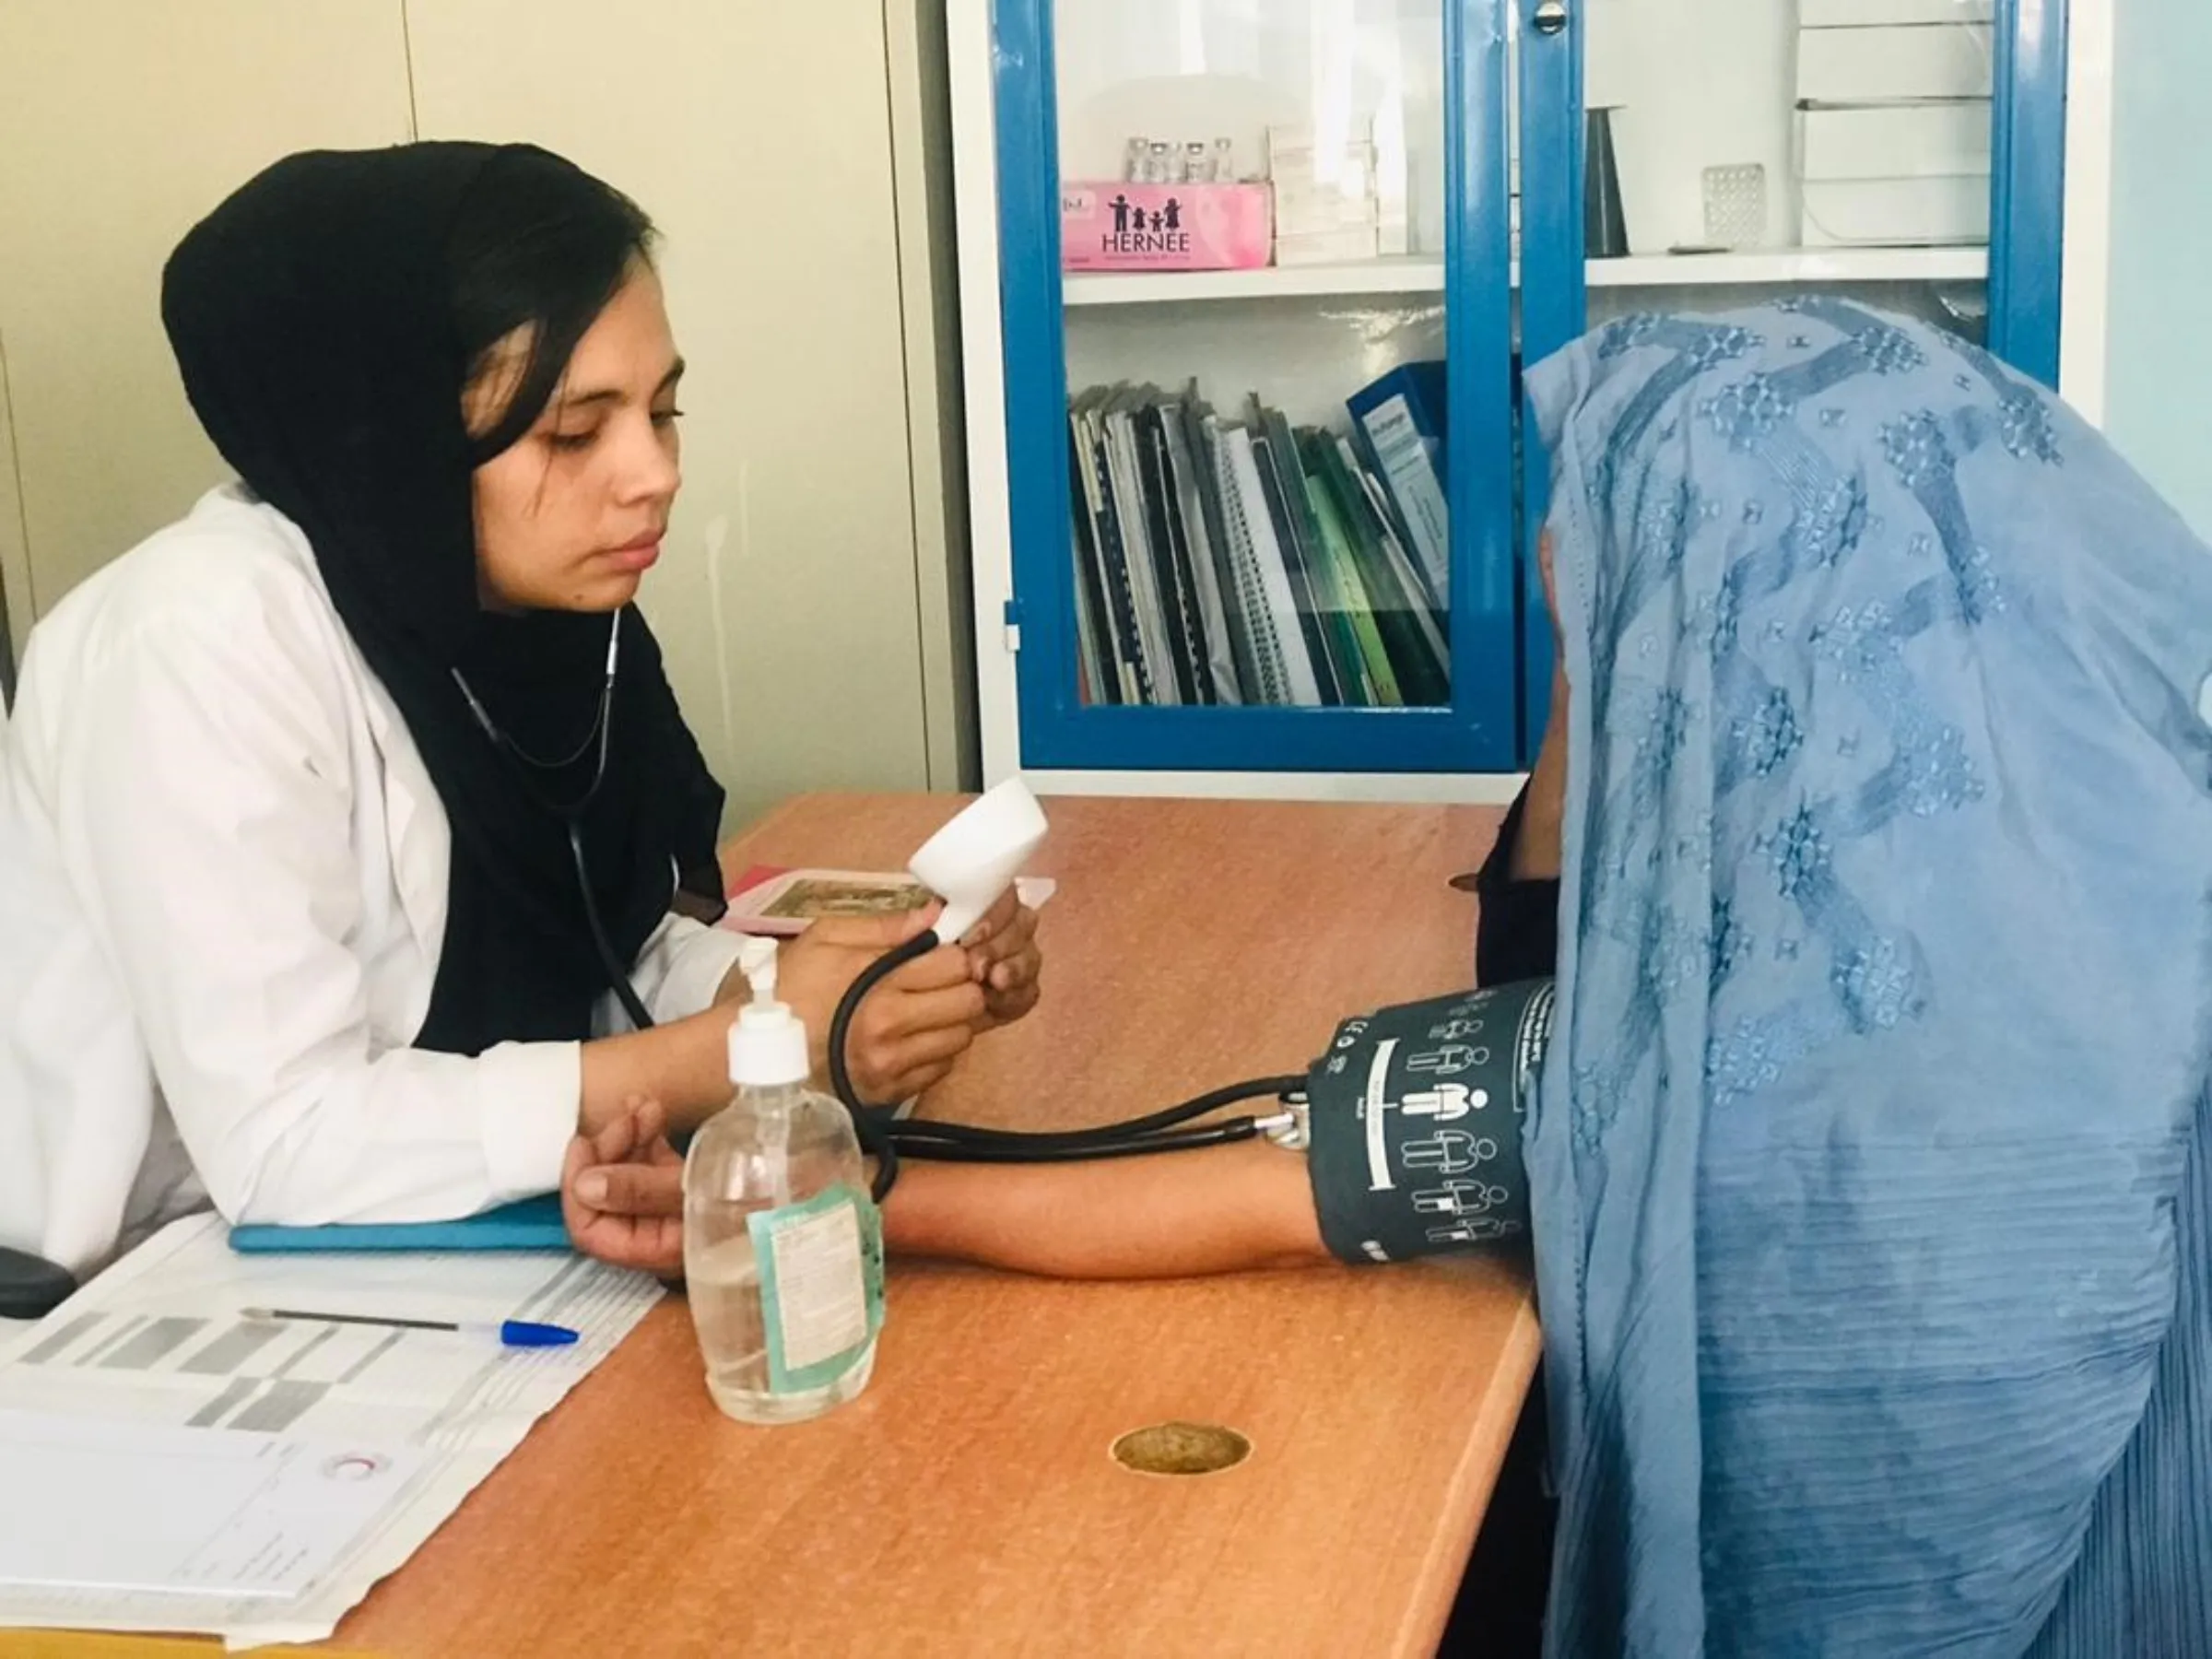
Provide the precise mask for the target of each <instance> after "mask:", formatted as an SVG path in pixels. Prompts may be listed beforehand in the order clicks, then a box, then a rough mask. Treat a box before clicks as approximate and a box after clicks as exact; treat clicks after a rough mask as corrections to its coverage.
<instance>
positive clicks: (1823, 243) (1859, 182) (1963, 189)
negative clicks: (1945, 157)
mask: <svg viewBox="0 0 2212 1659" xmlns="http://www.w3.org/2000/svg"><path fill="white" fill-rule="evenodd" d="M1802 188H1803V200H1804V207H1803V212H1802V221H1803V232H1804V234H1803V236H1802V238H1801V240H1802V241H1803V243H1804V245H1805V246H1806V247H1808V248H1838V247H1842V248H1853V247H1959V246H1972V245H1975V244H1979V243H1983V242H1986V241H1988V240H1989V180H1988V179H1987V178H1986V177H1980V178H1977V177H1971V176H1969V177H1960V178H1948V179H1834V180H1827V181H1820V180H1810V181H1807V182H1806V183H1805V185H1804V186H1803V187H1802Z"/></svg>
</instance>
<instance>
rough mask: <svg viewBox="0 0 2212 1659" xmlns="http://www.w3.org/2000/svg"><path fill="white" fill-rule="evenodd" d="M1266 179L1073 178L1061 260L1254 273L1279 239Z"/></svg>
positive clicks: (1063, 218)
mask: <svg viewBox="0 0 2212 1659" xmlns="http://www.w3.org/2000/svg"><path fill="white" fill-rule="evenodd" d="M1269 204H1270V197H1269V192H1268V188H1267V186H1266V185H1265V184H1135V183H1127V182H1121V181H1118V180H1116V181H1112V182H1099V183H1088V182H1069V183H1064V184H1062V185H1061V187H1060V263H1061V265H1062V266H1063V267H1064V268H1065V269H1067V270H1070V271H1250V270H1258V269H1259V268H1261V267H1262V266H1264V265H1266V263H1267V254H1268V249H1269V246H1270V244H1271V243H1272V241H1273V237H1274V221H1273V218H1272V213H1271V209H1270V205H1269Z"/></svg>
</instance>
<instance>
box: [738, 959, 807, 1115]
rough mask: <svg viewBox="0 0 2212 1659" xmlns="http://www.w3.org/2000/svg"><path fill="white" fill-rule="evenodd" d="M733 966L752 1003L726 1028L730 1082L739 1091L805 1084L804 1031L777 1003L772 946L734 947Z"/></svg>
mask: <svg viewBox="0 0 2212 1659" xmlns="http://www.w3.org/2000/svg"><path fill="white" fill-rule="evenodd" d="M737 966H738V967H739V968H740V969H741V970H742V971H744V974H745V979H746V982H747V984H748V985H750V986H751V987H752V992H753V1000H752V1001H751V1002H749V1003H747V1005H746V1006H744V1007H743V1008H741V1009H739V1010H738V1012H737V1018H736V1019H735V1021H733V1022H732V1023H731V1026H730V1081H731V1082H732V1083H733V1084H735V1085H736V1086H737V1087H738V1088H747V1087H750V1088H775V1087H777V1086H779V1085H782V1084H794V1083H804V1082H806V1078H807V1077H808V1075H809V1073H810V1072H811V1071H812V1069H813V1067H812V1065H811V1063H810V1062H809V1060H808V1058H807V1054H806V1023H805V1022H804V1021H803V1020H801V1019H800V1018H799V1017H798V1016H797V1015H795V1014H794V1013H793V1012H792V1011H791V1009H790V1008H789V1007H788V1006H785V1005H784V1004H782V1003H780V1002H778V1001H777V1000H776V942H775V941H774V940H773V939H760V938H748V939H747V940H745V941H744V942H743V943H742V944H741V945H740V946H739V947H738V950H737Z"/></svg>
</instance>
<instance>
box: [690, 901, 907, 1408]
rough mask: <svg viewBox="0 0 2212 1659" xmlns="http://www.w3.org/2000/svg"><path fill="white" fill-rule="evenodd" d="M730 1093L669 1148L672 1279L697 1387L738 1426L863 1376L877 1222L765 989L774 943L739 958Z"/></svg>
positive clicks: (835, 1118)
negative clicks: (676, 1270) (687, 1142)
mask: <svg viewBox="0 0 2212 1659" xmlns="http://www.w3.org/2000/svg"><path fill="white" fill-rule="evenodd" d="M740 966H741V967H742V968H743V969H744V970H745V974H746V978H747V981H748V982H750V984H751V986H752V991H753V1000H752V1002H751V1004H750V1005H749V1006H747V1007H745V1008H744V1009H742V1010H740V1011H739V1013H738V1016H737V1019H736V1022H735V1024H734V1025H733V1026H731V1028H730V1081H731V1083H732V1084H733V1085H735V1088H736V1091H737V1092H736V1096H735V1099H733V1100H731V1102H730V1104H729V1105H728V1106H727V1107H726V1108H725V1109H724V1110H723V1111H722V1112H719V1113H717V1114H716V1115H715V1116H714V1117H713V1118H712V1119H710V1120H709V1121H708V1123H707V1124H706V1125H705V1126H704V1127H703V1128H701V1129H700V1131H699V1133H698V1134H697V1135H694V1136H693V1137H692V1140H691V1148H690V1151H689V1152H688V1154H687V1156H686V1157H685V1159H684V1276H685V1278H686V1280H687V1281H688V1290H689V1296H690V1301H691V1318H692V1323H693V1324H695V1325H696V1326H697V1327H698V1330H699V1346H700V1353H701V1354H702V1355H703V1356H704V1358H705V1359H706V1362H707V1390H708V1392H709V1393H710V1394H712V1395H713V1396H714V1403H715V1404H716V1405H717V1406H721V1407H722V1409H723V1410H724V1411H725V1412H727V1413H728V1414H729V1415H730V1416H731V1417H734V1418H737V1419H739V1420H740V1421H741V1422H747V1423H796V1422H803V1421H805V1420H806V1419H807V1418H814V1417H819V1416H820V1415H821V1414H822V1413H823V1412H826V1411H828V1410H830V1408H831V1407H832V1406H841V1405H842V1404H843V1403H844V1402H845V1401H847V1400H850V1399H852V1398H853V1396H854V1395H856V1394H859V1393H860V1391H861V1390H862V1389H864V1388H865V1387H866V1386H867V1384H868V1375H869V1373H870V1371H873V1369H874V1368H875V1364H876V1335H877V1332H878V1331H879V1330H880V1329H882V1326H883V1229H882V1222H881V1219H880V1218H879V1217H878V1215H877V1209H876V1204H875V1201H874V1200H873V1199H872V1198H871V1197H870V1196H869V1194H868V1181H867V1175H866V1171H865V1166H864V1165H863V1163H862V1161H861V1154H860V1142H859V1139H858V1138H857V1137H856V1136H855V1135H853V1121H852V1119H851V1118H850V1117H849V1116H848V1115H847V1114H846V1112H845V1109H844V1107H843V1106H841V1104H839V1103H838V1102H837V1101H836V1100H832V1099H830V1097H829V1096H828V1095H824V1094H818V1093H817V1092H816V1091H814V1090H813V1089H811V1088H807V1087H806V1081H807V1075H808V1071H809V1067H808V1064H807V1057H806V1027H805V1026H804V1025H803V1024H801V1023H800V1021H799V1020H798V1018H796V1017H795V1016H794V1014H793V1013H792V1011H791V1010H790V1009H789V1008H788V1007H786V1006H783V1004H782V1003H780V1002H778V1001H776V1000H775V994H776V947H775V944H774V942H773V941H772V940H768V939H752V940H747V943H746V949H745V954H744V955H743V956H742V957H741V958H740Z"/></svg>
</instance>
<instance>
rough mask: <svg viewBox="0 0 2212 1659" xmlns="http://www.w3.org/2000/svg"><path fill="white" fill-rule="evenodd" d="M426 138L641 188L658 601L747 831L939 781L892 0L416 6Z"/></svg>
mask: <svg viewBox="0 0 2212 1659" xmlns="http://www.w3.org/2000/svg"><path fill="white" fill-rule="evenodd" d="M408 24H409V38H410V41H411V42H412V61H413V65H414V77H415V96H416V111H417V115H418V123H419V127H420V131H421V135H422V136H423V137H425V138H487V139H520V140H528V141H530V142H533V143H537V144H542V145H544V146H545V147H547V148H549V149H552V150H556V151H558V152H559V153H560V154H562V155H565V156H567V157H569V158H570V159H572V160H574V161H575V162H577V163H578V164H579V165H580V166H582V167H584V168H586V169H588V170H589V171H593V172H594V173H596V174H598V175H599V176H600V177H602V178H604V179H606V180H607V181H608V182H610V183H613V184H615V185H616V186H618V188H620V189H622V190H623V191H625V192H627V193H628V194H630V195H631V196H632V197H634V198H635V199H636V200H637V201H638V202H639V203H640V204H641V206H643V207H644V208H645V210H646V211H647V212H648V213H649V214H651V215H652V216H653V219H654V220H655V221H656V222H657V224H658V225H659V227H660V229H661V232H662V237H663V250H662V254H661V264H662V270H663V275H664V277H665V282H666V287H667V292H668V303H669V310H670V312H671V314H672V316H673V317H674V320H675V324H676V335H677V344H678V346H679V347H680V348H681V350H682V351H683V353H684V356H685V359H686V360H687V361H688V364H689V365H690V371H689V373H688V376H687V377H686V380H685V385H684V395H683V405H684V408H685V410H686V413H687V418H686V420H685V424H684V475H685V487H684V495H683V499H682V500H681V501H680V502H679V504H678V506H677V516H676V520H675V523H674V524H673V526H672V533H671V535H670V536H669V539H668V543H667V547H666V549H665V555H664V557H663V559H662V562H661V564H660V566H659V567H658V568H657V569H656V570H655V571H653V575H652V576H651V577H650V578H649V579H648V581H647V582H646V585H645V589H644V594H643V597H642V600H641V604H642V606H643V607H644V609H645V611H646V613H647V615H648V616H649V617H650V618H651V619H652V621H653V628H654V629H655V631H656V632H657V633H658V634H659V635H660V637H661V640H662V641H663V644H664V646H665V651H666V655H667V660H668V665H669V673H670V677H671V679H672V680H673V681H674V683H675V685H676V688H677V695H678V696H679V697H680V698H681V700H682V702H683V705H684V711H685V713H686V715H687V716H688V719H689V721H690V723H691V725H692V728H693V730H694V731H695V732H697V734H698V735H699V738H700V747H702V748H703V749H704V750H705V752H706V756H707V759H708V762H709V764H710V765H711V766H712V768H713V769H714V771H715V774H716V775H717V776H718V777H719V778H721V780H722V781H723V783H724V787H725V788H726V789H727V790H728V791H729V794H730V818H731V821H732V822H733V823H735V822H737V821H740V820H742V819H744V818H748V817H751V816H752V815H754V814H755V813H756V812H757V811H758V810H759V808H761V807H762V806H766V805H768V804H770V803H771V802H773V801H775V800H777V799H780V798H782V796H785V795H787V794H793V793H794V792H797V791H802V790H812V789H828V788H840V787H850V788H865V789H899V788H911V789H920V788H924V787H926V786H927V784H928V781H929V777H928V749H927V734H926V730H925V717H924V648H923V644H922V639H921V627H922V624H921V619H920V607H919V604H918V600H917V595H916V562H915V528H914V512H915V507H914V492H913V488H912V462H911V458H910V454H911V452H910V449H909V432H908V425H907V420H908V402H907V359H906V355H905V347H904V342H903V326H902V321H901V309H900V308H901V288H900V260H899V253H900V242H899V225H898V217H897V204H896V199H895V192H894V189H893V165H892V147H891V111H890V99H889V92H888V87H887V72H886V44H885V34H884V17H883V6H882V3H881V0H806V3H805V4H782V3H778V4H769V3H766V0H630V4H629V5H626V6H620V7H609V6H607V5H606V3H605V0H409V6H408Z"/></svg>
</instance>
